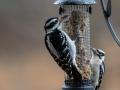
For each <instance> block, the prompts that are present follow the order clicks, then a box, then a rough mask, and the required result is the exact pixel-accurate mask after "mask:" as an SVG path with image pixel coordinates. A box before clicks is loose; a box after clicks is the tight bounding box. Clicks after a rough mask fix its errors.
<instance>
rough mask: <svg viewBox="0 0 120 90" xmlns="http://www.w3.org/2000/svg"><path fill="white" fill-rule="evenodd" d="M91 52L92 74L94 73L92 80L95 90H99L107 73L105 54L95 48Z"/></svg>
mask: <svg viewBox="0 0 120 90" xmlns="http://www.w3.org/2000/svg"><path fill="white" fill-rule="evenodd" d="M91 51H92V57H91V60H90V65H91V72H92V75H91V80H92V84H93V86H94V88H95V90H98V89H99V87H100V85H101V82H102V78H103V76H104V73H105V64H104V59H105V52H104V51H102V50H100V49H95V48H91Z"/></svg>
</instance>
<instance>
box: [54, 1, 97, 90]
mask: <svg viewBox="0 0 120 90" xmlns="http://www.w3.org/2000/svg"><path fill="white" fill-rule="evenodd" d="M95 3H96V2H95V0H57V1H56V2H55V3H54V4H55V5H60V8H59V14H60V15H61V16H65V15H69V17H68V18H67V19H66V20H64V21H63V23H62V26H63V27H62V28H63V30H65V32H66V33H67V34H68V35H69V37H70V38H71V39H72V40H75V38H76V36H77V37H78V39H77V41H76V43H75V44H76V63H77V65H78V68H79V69H80V74H81V75H82V83H80V82H75V81H74V80H72V79H69V78H67V77H65V86H63V87H62V90H94V87H93V86H92V85H91V80H90V76H91V69H90V65H89V61H90V58H91V56H90V24H89V21H90V19H89V15H90V14H91V13H92V7H91V5H92V4H95Z"/></svg>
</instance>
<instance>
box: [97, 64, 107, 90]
mask: <svg viewBox="0 0 120 90" xmlns="http://www.w3.org/2000/svg"><path fill="white" fill-rule="evenodd" d="M99 73H100V74H99V81H98V82H99V83H98V85H97V86H96V87H95V90H98V89H99V87H100V85H101V82H102V78H103V76H104V73H105V63H104V62H102V64H101V65H100V71H99Z"/></svg>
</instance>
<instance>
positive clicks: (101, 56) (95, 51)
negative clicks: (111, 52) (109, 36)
mask: <svg viewBox="0 0 120 90" xmlns="http://www.w3.org/2000/svg"><path fill="white" fill-rule="evenodd" d="M91 50H92V55H93V56H94V57H99V59H100V60H102V61H104V59H105V52H104V51H102V50H100V49H95V48H91Z"/></svg>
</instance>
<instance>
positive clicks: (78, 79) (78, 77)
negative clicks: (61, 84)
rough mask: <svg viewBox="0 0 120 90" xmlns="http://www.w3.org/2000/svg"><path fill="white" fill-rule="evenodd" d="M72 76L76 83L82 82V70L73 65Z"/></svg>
mask: <svg viewBox="0 0 120 90" xmlns="http://www.w3.org/2000/svg"><path fill="white" fill-rule="evenodd" d="M72 75H73V77H74V81H75V82H80V83H81V82H82V75H81V74H80V69H79V68H78V67H77V66H75V65H74V64H72Z"/></svg>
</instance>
